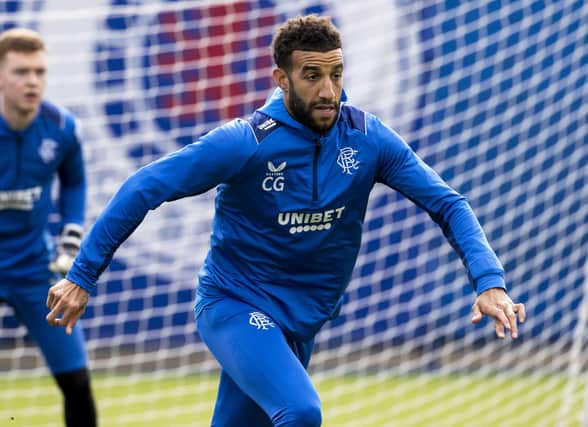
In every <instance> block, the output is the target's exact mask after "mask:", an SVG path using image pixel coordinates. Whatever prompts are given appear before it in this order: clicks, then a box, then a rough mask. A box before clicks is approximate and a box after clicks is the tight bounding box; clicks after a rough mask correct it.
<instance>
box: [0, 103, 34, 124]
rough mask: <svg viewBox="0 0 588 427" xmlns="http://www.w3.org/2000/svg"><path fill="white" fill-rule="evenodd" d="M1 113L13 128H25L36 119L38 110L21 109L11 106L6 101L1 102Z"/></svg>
mask: <svg viewBox="0 0 588 427" xmlns="http://www.w3.org/2000/svg"><path fill="white" fill-rule="evenodd" d="M0 114H1V115H2V117H4V121H6V123H7V124H8V126H9V127H10V128H11V129H13V130H23V129H25V128H26V127H28V126H29V125H30V124H31V122H32V121H33V120H34V118H35V115H36V114H37V110H33V111H19V110H16V109H13V108H9V107H8V106H7V105H6V104H5V103H4V102H1V103H0Z"/></svg>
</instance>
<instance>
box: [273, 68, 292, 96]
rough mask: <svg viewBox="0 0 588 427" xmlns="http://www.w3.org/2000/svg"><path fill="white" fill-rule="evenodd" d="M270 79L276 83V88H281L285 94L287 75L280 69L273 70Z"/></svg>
mask: <svg viewBox="0 0 588 427" xmlns="http://www.w3.org/2000/svg"><path fill="white" fill-rule="evenodd" d="M272 77H273V79H274V82H275V83H276V86H278V87H279V88H281V89H282V90H283V91H284V92H285V93H286V92H288V83H289V81H288V74H286V72H285V71H284V70H282V69H281V68H274V71H273V72H272Z"/></svg>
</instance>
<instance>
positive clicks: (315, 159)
mask: <svg viewBox="0 0 588 427" xmlns="http://www.w3.org/2000/svg"><path fill="white" fill-rule="evenodd" d="M321 146H322V144H321V140H320V139H319V138H315V140H314V156H313V159H312V201H313V202H316V201H317V200H318V166H319V165H318V162H319V155H320V152H321Z"/></svg>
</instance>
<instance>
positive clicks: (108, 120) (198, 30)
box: [0, 0, 588, 427]
mask: <svg viewBox="0 0 588 427" xmlns="http://www.w3.org/2000/svg"><path fill="white" fill-rule="evenodd" d="M309 12H318V13H325V14H329V15H331V16H332V17H333V19H334V21H335V23H336V24H337V25H338V27H339V29H340V30H341V32H342V34H343V38H344V55H345V61H346V69H345V81H346V84H345V86H346V91H347V92H348V95H349V98H350V101H351V102H352V103H353V104H355V105H357V106H359V107H361V108H363V109H365V110H368V111H371V112H373V113H376V114H377V115H379V116H380V117H381V118H382V119H383V120H384V121H385V122H386V123H388V124H389V125H390V126H392V127H393V128H395V129H396V130H398V132H399V133H400V134H401V135H402V136H403V137H404V138H405V139H406V140H407V142H409V143H410V145H411V146H412V147H413V148H414V149H415V150H416V152H417V153H418V154H419V155H420V156H421V157H422V158H423V159H424V160H425V161H427V162H428V163H429V164H430V165H431V166H432V167H433V168H435V169H436V170H437V171H438V172H439V173H440V174H441V175H442V176H443V177H444V178H445V179H446V180H447V181H448V182H449V183H450V184H451V185H452V186H453V187H454V188H456V189H457V190H458V191H460V192H462V193H463V194H464V195H466V196H467V198H468V199H469V201H470V203H471V205H472V207H473V209H474V211H475V212H476V214H477V215H478V217H479V219H480V222H481V223H482V225H483V227H484V229H485V231H486V233H487V235H488V239H489V241H490V243H491V244H492V246H493V247H494V248H495V250H496V252H497V253H498V255H499V257H500V259H501V260H502V262H503V264H504V266H505V269H506V281H507V284H508V287H509V291H510V294H511V296H512V298H513V299H514V300H516V301H521V302H524V303H525V304H526V307H527V313H528V320H527V322H526V323H525V324H524V325H522V326H521V328H520V338H519V339H518V340H517V341H515V342H513V341H511V340H510V339H506V340H498V339H497V338H496V337H495V336H494V330H493V325H492V324H491V322H488V321H487V320H485V321H483V322H482V324H480V325H472V324H471V323H470V316H471V312H470V309H471V304H472V302H473V300H474V294H473V292H472V289H471V287H470V285H469V283H468V281H467V275H466V273H465V270H464V268H463V266H462V265H461V263H460V261H459V259H458V257H457V256H456V254H455V253H454V252H453V251H452V249H451V247H450V246H449V244H448V243H447V242H446V241H445V240H444V238H443V236H442V233H441V232H440V230H439V229H438V227H437V226H436V225H435V224H434V223H433V222H432V221H431V220H430V218H429V217H428V216H427V215H426V213H424V212H423V211H421V210H420V209H419V208H417V207H415V206H414V205H413V204H411V203H410V202H408V201H407V200H405V199H403V198H402V197H401V196H399V195H398V194H396V193H394V192H393V191H391V190H389V189H388V188H385V187H383V186H376V188H375V189H374V191H373V193H372V197H371V199H370V205H369V210H368V214H367V218H366V221H365V233H364V237H363V246H362V250H361V253H360V256H359V259H358V262H357V266H356V269H355V273H354V275H353V279H352V281H351V283H350V286H349V288H348V291H347V293H346V298H345V304H344V306H343V309H342V311H341V315H340V316H339V317H338V318H337V319H335V320H334V321H332V322H330V323H328V324H327V325H326V327H325V328H324V329H323V330H322V331H321V332H320V333H319V335H318V337H317V342H316V350H315V353H314V355H313V358H312V361H311V367H310V371H311V374H312V378H313V381H314V383H315V384H316V386H317V388H318V389H319V392H320V395H321V398H322V403H323V408H324V425H326V426H337V427H339V426H357V425H362V426H372V427H381V426H403V427H410V426H412V427H421V426H447V427H455V426H457V427H461V426H472V425H476V426H493V427H495V426H522V427H529V426H533V427H536V426H537V427H538V426H545V427H553V426H561V427H566V426H580V425H582V426H586V425H588V411H587V410H586V408H587V407H588V406H587V404H588V398H587V396H588V395H587V394H586V393H587V391H586V360H588V359H587V356H588V354H587V351H586V339H587V337H588V331H587V330H586V328H587V322H588V312H587V309H586V303H585V302H584V295H585V294H586V289H585V288H586V286H587V284H588V281H587V280H586V273H587V267H586V258H587V256H588V176H587V175H588V132H587V129H588V128H587V117H588V107H587V105H588V82H587V80H586V79H587V72H586V70H587V69H588V48H587V46H588V32H587V30H586V28H588V5H586V4H585V2H583V1H574V0H569V1H561V2H556V1H553V2H552V1H540V0H537V1H531V0H529V1H515V0H506V1H494V0H488V1H484V2H469V1H459V0H427V1H412V0H364V1H361V2H356V1H351V0H343V1H328V0H323V1H321V0H301V1H295V2H292V1H287V0H273V1H272V0H258V1H255V0H250V1H246V0H243V1H223V0H215V1H213V0H200V1H163V0H159V1H156V0H152V1H148V0H111V1H107V0H94V1H92V2H80V1H78V0H45V1H41V0H22V1H0V26H1V28H2V29H6V28H9V27H12V26H15V25H24V26H28V27H31V28H35V29H37V30H38V31H39V32H40V33H41V34H42V35H43V36H44V38H45V39H46V41H47V45H48V49H49V88H48V93H47V98H49V99H51V100H53V101H55V102H57V103H60V104H62V105H64V106H66V107H68V108H70V109H71V110H72V111H74V112H75V113H76V115H77V116H78V117H79V118H80V120H81V122H82V124H83V133H84V135H85V138H84V139H85V141H84V150H85V157H86V160H87V172H88V182H89V201H88V215H87V216H88V222H87V226H88V227H89V226H91V224H92V223H93V221H94V219H95V218H96V216H97V215H98V214H99V212H100V211H101V210H102V208H103V207H104V205H105V204H106V202H107V201H108V200H109V198H110V197H111V196H112V194H113V193H114V191H115V190H116V189H117V188H118V186H119V185H120V184H121V183H122V181H123V180H124V179H125V178H126V177H127V176H128V175H129V174H131V173H132V172H133V171H134V170H136V169H137V168H138V167H140V166H142V165H145V164H146V163H148V162H150V161H152V160H154V159H157V158H159V157H160V156H162V155H163V154H165V153H168V152H170V151H173V150H176V149H178V148H180V147H181V146H183V145H185V144H187V143H190V142H191V141H193V140H194V139H195V138H197V137H198V136H199V135H201V134H203V133H204V132H206V131H208V130H209V129H211V128H213V127H215V126H217V125H219V124H221V123H223V122H225V121H227V120H229V119H231V118H233V117H238V116H246V115H247V114H249V113H250V112H251V111H252V110H253V109H254V108H256V107H257V106H259V105H260V104H262V103H263V101H264V100H265V98H266V97H267V96H268V94H269V93H270V92H271V90H272V87H273V85H272V81H271V79H270V76H271V69H272V60H271V55H270V50H269V43H270V41H271V37H272V34H273V31H274V29H275V28H276V26H277V25H278V24H280V23H281V22H283V21H284V20H285V19H287V18H288V17H291V16H296V15H299V14H305V13H309ZM213 199H214V191H211V192H209V193H207V194H204V195H201V196H198V197H195V198H190V199H184V200H180V201H177V202H174V203H171V204H165V205H163V206H162V207H161V208H159V209H158V210H156V211H154V212H152V213H150V214H149V215H148V216H147V218H146V220H145V221H144V222H143V224H142V225H141V226H140V227H139V228H138V229H137V230H136V232H135V233H134V234H133V235H132V236H131V237H130V238H129V240H128V241H127V242H125V243H124V244H123V246H122V247H121V248H120V249H119V251H118V252H117V253H116V256H115V259H114V260H113V262H112V264H111V265H110V267H109V268H108V269H107V270H106V271H105V273H104V274H103V275H102V277H101V279H100V282H99V284H98V293H97V295H96V296H95V297H93V298H92V300H91V303H90V306H89V307H88V310H87V312H86V314H85V315H84V317H83V319H82V325H83V327H84V330H85V334H86V338H87V348H88V353H89V357H90V364H91V365H90V367H91V369H92V372H93V386H94V390H95V394H96V398H97V404H98V411H99V417H100V422H101V425H104V426H109V427H110V426H162V425H167V426H182V425H186V426H187V425H190V426H206V425H209V423H210V416H211V413H212V409H213V405H214V399H215V389H216V382H217V378H218V365H217V363H216V362H215V361H214V359H213V358H212V357H211V355H210V353H209V352H208V351H207V349H206V348H205V346H204V345H203V343H202V342H201V340H200V338H199V337H198V334H197V331H196V328H195V324H194V321H193V297H194V290H195V287H196V274H197V271H198V269H199V267H200V265H201V263H202V261H203V259H204V256H205V253H206V250H207V247H208V243H209V234H210V231H211V218H212V214H213ZM55 220H58V218H56V219H55ZM0 326H1V329H0V424H1V425H7V426H12V425H14V426H25V425H26V426H59V425H63V422H62V420H61V402H60V398H59V394H58V392H57V388H56V386H55V385H54V384H53V383H52V381H51V378H50V376H49V375H48V371H47V369H46V367H45V365H44V363H43V360H42V359H41V357H40V354H39V351H38V350H37V348H36V347H35V346H34V344H33V343H32V342H31V340H30V337H29V336H28V335H27V334H26V330H25V329H24V328H23V327H22V326H20V324H19V323H18V322H17V320H16V319H15V317H14V314H13V312H12V310H11V308H10V307H8V306H6V305H0Z"/></svg>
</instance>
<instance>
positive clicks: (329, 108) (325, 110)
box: [313, 104, 337, 118]
mask: <svg viewBox="0 0 588 427" xmlns="http://www.w3.org/2000/svg"><path fill="white" fill-rule="evenodd" d="M313 109H314V110H315V111H316V112H318V114H319V116H320V117H324V118H330V117H332V116H333V115H334V114H335V113H336V111H337V108H336V107H335V106H334V105H332V104H319V105H315V106H314V107H313Z"/></svg>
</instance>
